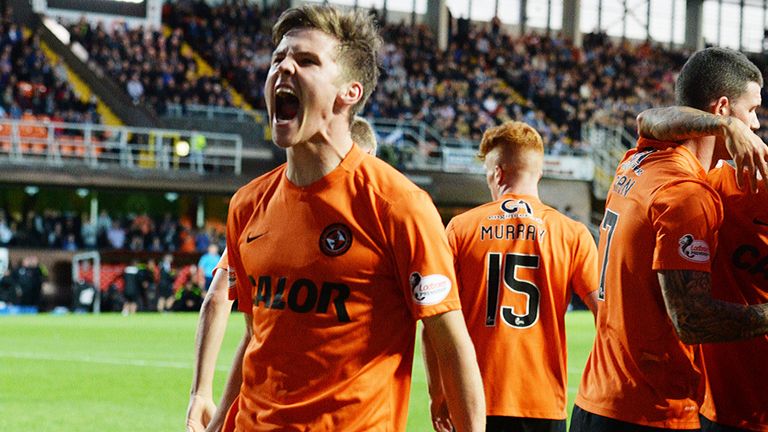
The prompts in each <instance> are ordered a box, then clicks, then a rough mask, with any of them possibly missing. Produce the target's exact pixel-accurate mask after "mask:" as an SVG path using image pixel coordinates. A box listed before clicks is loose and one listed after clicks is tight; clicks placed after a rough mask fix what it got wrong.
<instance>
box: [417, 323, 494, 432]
mask: <svg viewBox="0 0 768 432" xmlns="http://www.w3.org/2000/svg"><path fill="white" fill-rule="evenodd" d="M422 322H423V323H424V332H425V337H426V338H428V339H429V343H430V345H431V348H432V350H433V352H434V354H435V358H436V359H437V364H438V368H439V371H440V372H439V373H440V378H441V380H442V387H443V390H444V392H445V399H446V401H447V404H448V411H449V412H450V416H451V422H452V423H453V425H454V426H455V428H456V430H457V431H459V432H464V431H484V430H485V415H486V413H485V395H484V394H483V381H482V378H481V377H480V368H479V367H478V365H477V358H476V356H475V348H474V346H473V345H472V340H471V339H470V337H469V333H468V332H467V326H466V324H465V323H464V317H463V316H462V314H461V311H458V310H455V311H450V312H446V313H443V314H440V315H436V316H432V317H429V318H424V319H423V320H422Z"/></svg>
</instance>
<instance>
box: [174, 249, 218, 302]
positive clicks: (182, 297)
mask: <svg viewBox="0 0 768 432" xmlns="http://www.w3.org/2000/svg"><path fill="white" fill-rule="evenodd" d="M217 263H218V261H217ZM199 271H200V270H199V269H198V267H197V266H194V265H192V266H189V269H188V273H187V275H186V278H185V280H184V281H183V282H182V283H181V287H180V288H179V289H178V290H177V291H176V301H174V303H173V310H174V311H177V312H193V311H199V310H200V306H202V304H203V295H202V293H203V290H202V289H201V288H200V284H199V283H198V282H197V281H198V280H199V278H200V276H199V274H198V272H199Z"/></svg>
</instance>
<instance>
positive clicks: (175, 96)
mask: <svg viewBox="0 0 768 432" xmlns="http://www.w3.org/2000/svg"><path fill="white" fill-rule="evenodd" d="M69 31H70V34H71V36H72V40H73V41H76V42H79V43H80V44H81V45H83V47H84V48H85V49H86V50H87V51H88V53H89V56H90V57H89V58H90V61H93V62H95V63H96V64H98V65H99V66H100V67H101V68H102V69H103V70H104V71H105V72H106V74H107V75H109V76H112V77H114V79H115V80H116V82H117V83H118V84H119V85H120V86H121V87H122V88H123V89H125V91H126V93H127V94H128V96H129V97H130V98H131V99H132V100H133V102H134V104H137V105H138V104H146V105H148V106H150V107H152V108H153V109H154V110H155V111H157V112H158V113H159V114H163V113H164V112H165V111H166V108H167V105H168V104H179V105H187V104H190V105H213V106H232V101H231V95H230V94H229V92H228V91H226V90H225V89H224V87H223V84H222V80H221V78H220V77H219V76H217V74H216V73H214V75H213V76H206V75H204V74H202V73H200V71H199V70H198V65H197V63H196V62H195V60H194V56H193V54H192V52H191V51H189V50H185V49H184V48H183V34H182V32H181V31H180V30H178V29H176V30H173V31H172V32H170V34H167V35H166V34H164V33H163V32H162V31H161V30H159V29H145V28H144V27H134V28H130V27H128V26H127V25H126V24H125V23H123V22H113V24H112V25H111V26H110V27H109V28H105V26H104V24H102V23H98V24H96V25H95V26H93V27H92V26H91V25H90V24H89V23H88V22H87V21H86V20H85V19H81V20H80V21H79V22H78V23H75V24H72V25H70V26H69Z"/></svg>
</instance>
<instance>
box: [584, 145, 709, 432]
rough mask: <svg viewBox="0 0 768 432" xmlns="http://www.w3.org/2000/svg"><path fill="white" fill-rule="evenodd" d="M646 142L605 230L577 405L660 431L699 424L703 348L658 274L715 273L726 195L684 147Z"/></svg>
mask: <svg viewBox="0 0 768 432" xmlns="http://www.w3.org/2000/svg"><path fill="white" fill-rule="evenodd" d="M670 146H674V144H670V143H664V142H659V141H651V140H645V139H642V138H641V139H640V141H639V142H638V147H637V148H635V149H632V150H629V151H628V152H627V154H626V155H625V156H624V158H623V160H622V161H621V162H620V164H619V166H618V168H617V170H616V176H615V178H614V181H613V184H612V187H611V189H610V190H609V192H608V198H607V201H606V210H605V216H604V218H603V222H602V224H601V227H600V241H599V244H598V249H599V252H598V259H599V260H600V283H599V289H600V297H601V299H602V300H603V303H602V304H601V305H600V313H599V314H598V320H597V335H596V338H595V343H594V346H593V348H592V352H591V353H590V356H589V359H588V361H587V366H586V369H585V371H584V374H583V376H582V382H581V386H580V389H579V394H578V396H577V398H576V404H577V405H578V406H580V407H581V408H583V409H585V410H587V411H589V412H592V413H594V414H598V415H602V416H605V417H610V418H613V419H616V420H620V421H624V422H628V423H634V424H640V425H645V426H652V427H661V428H669V429H692V428H697V427H699V420H698V412H699V402H700V401H701V398H702V397H703V395H702V394H701V393H702V391H701V390H702V389H701V388H700V384H701V378H702V377H701V370H700V368H699V367H697V365H696V364H697V359H696V357H697V353H698V347H697V346H689V345H686V344H684V343H682V342H681V341H680V339H679V338H678V337H677V333H676V332H675V329H674V327H673V325H672V322H671V320H670V319H669V316H668V315H667V311H666V307H665V305H664V299H663V298H662V293H661V288H660V285H659V281H658V271H659V270H694V271H701V272H709V271H710V266H711V260H712V253H713V251H714V250H715V247H716V239H717V230H718V229H719V227H720V224H721V223H722V206H721V203H720V199H719V197H718V195H717V193H716V192H715V191H714V190H713V189H712V188H711V187H710V186H709V185H708V184H707V183H706V172H705V171H704V169H703V168H702V166H701V164H700V163H699V161H698V159H697V158H696V156H694V154H693V153H692V152H691V151H690V150H688V148H686V147H684V146H674V147H670Z"/></svg>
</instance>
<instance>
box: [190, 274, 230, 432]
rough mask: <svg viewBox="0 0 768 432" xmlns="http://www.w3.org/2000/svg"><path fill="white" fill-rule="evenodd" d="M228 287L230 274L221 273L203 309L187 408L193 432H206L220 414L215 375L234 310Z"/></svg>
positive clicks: (216, 278) (209, 290)
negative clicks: (214, 388) (215, 397)
mask: <svg viewBox="0 0 768 432" xmlns="http://www.w3.org/2000/svg"><path fill="white" fill-rule="evenodd" d="M227 285H228V283H227V272H226V271H221V270H219V271H217V272H216V274H215V275H214V276H213V281H212V282H211V286H210V288H209V289H208V293H207V294H206V295H205V300H203V305H202V307H201V308H200V318H199V320H198V323H197V335H196V337H195V367H194V373H193V377H192V389H191V392H190V396H189V405H188V407H187V430H188V431H190V432H198V431H203V430H204V429H205V427H206V426H207V425H208V423H209V422H210V421H211V418H212V417H213V414H214V413H215V412H216V403H215V402H214V401H213V375H214V371H215V369H216V358H217V357H218V354H219V350H220V349H221V341H222V340H223V339H224V332H225V330H226V327H227V320H228V318H229V313H230V310H231V309H232V301H231V300H229V296H228V293H227Z"/></svg>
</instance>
